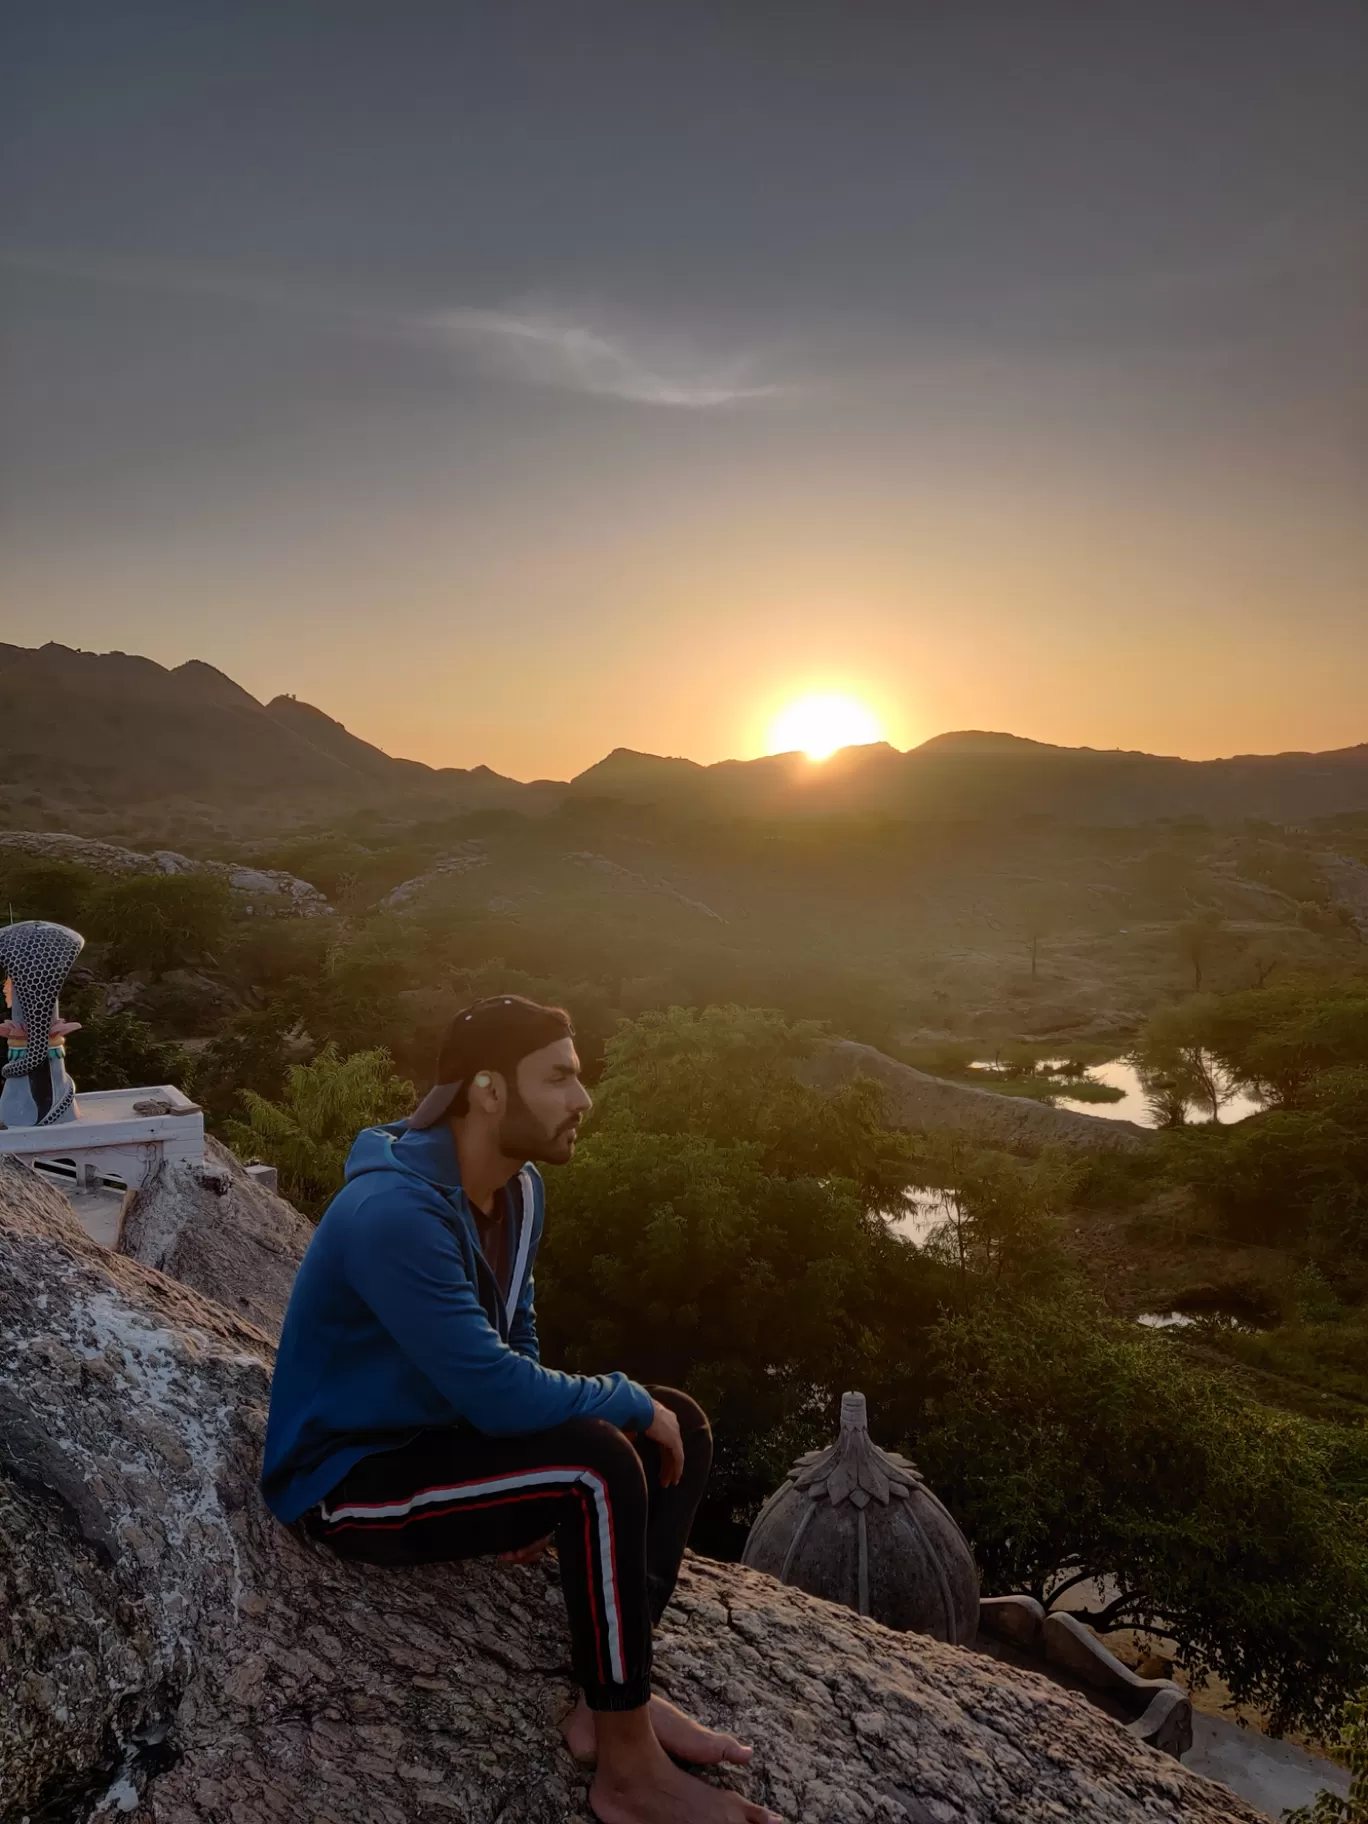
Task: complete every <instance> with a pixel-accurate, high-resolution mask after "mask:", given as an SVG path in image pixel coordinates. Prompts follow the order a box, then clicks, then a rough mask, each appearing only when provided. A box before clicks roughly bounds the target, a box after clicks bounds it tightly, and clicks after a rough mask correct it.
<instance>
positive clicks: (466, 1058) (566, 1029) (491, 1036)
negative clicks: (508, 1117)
mask: <svg viewBox="0 0 1368 1824" xmlns="http://www.w3.org/2000/svg"><path fill="white" fill-rule="evenodd" d="M574 1034H575V1029H574V1027H573V1026H572V1025H571V1023H570V1015H569V1014H568V1013H566V1011H565V1009H564V1008H563V1007H543V1006H542V1005H541V1004H540V1003H539V1002H537V1001H529V1000H528V999H527V998H526V996H525V995H521V994H494V995H490V996H489V997H488V998H487V999H485V1000H482V1001H476V1002H474V1004H473V1005H472V1006H469V1007H467V1008H465V1009H464V1011H463V1012H461V1013H458V1014H457V1015H456V1018H455V1019H454V1020H453V1021H452V1022H451V1024H450V1026H448V1027H447V1031H446V1037H445V1038H444V1039H443V1040H442V1049H441V1050H440V1051H439V1052H438V1054H437V1070H436V1073H435V1074H436V1078H437V1080H436V1082H435V1083H434V1084H433V1086H432V1088H431V1089H430V1090H429V1091H428V1093H427V1094H426V1095H425V1096H424V1097H423V1099H422V1101H421V1102H420V1103H419V1104H418V1106H417V1108H415V1109H414V1111H413V1113H412V1114H411V1115H410V1116H409V1118H408V1125H409V1127H410V1128H425V1127H436V1125H437V1123H438V1122H439V1121H443V1120H445V1119H446V1117H447V1115H449V1114H450V1112H451V1107H452V1104H453V1103H454V1102H455V1100H456V1098H457V1096H459V1094H460V1093H461V1090H462V1089H463V1088H464V1087H465V1085H466V1084H467V1083H469V1081H470V1079H471V1078H472V1077H473V1076H474V1075H475V1072H476V1071H477V1070H497V1071H499V1072H500V1074H501V1075H503V1076H505V1077H509V1078H511V1077H512V1075H513V1073H514V1071H515V1070H516V1069H517V1067H518V1065H519V1064H520V1063H521V1062H522V1060H523V1059H524V1058H525V1057H527V1056H528V1055H529V1054H530V1053H532V1052H534V1051H540V1050H541V1049H542V1047H543V1046H544V1045H554V1044H555V1043H556V1041H557V1040H558V1039H569V1038H573V1037H574Z"/></svg>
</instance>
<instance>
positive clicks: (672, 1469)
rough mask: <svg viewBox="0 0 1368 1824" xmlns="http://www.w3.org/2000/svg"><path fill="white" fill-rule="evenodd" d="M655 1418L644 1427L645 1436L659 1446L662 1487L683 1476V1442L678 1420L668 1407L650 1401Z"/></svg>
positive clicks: (667, 1486)
mask: <svg viewBox="0 0 1368 1824" xmlns="http://www.w3.org/2000/svg"><path fill="white" fill-rule="evenodd" d="M652 1404H653V1405H654V1407H655V1416H654V1417H653V1418H652V1420H651V1422H650V1424H649V1425H648V1426H647V1427H646V1436H647V1437H648V1438H654V1439H655V1441H656V1443H657V1444H658V1445H659V1446H660V1480H661V1482H662V1484H663V1485H664V1487H666V1488H669V1486H670V1485H671V1483H673V1482H678V1480H679V1478H680V1477H681V1476H682V1475H683V1474H684V1440H683V1438H681V1437H680V1435H679V1420H678V1419H677V1418H676V1417H675V1415H674V1414H673V1413H672V1412H671V1411H670V1408H669V1407H668V1406H662V1405H661V1403H660V1401H659V1400H654V1401H652Z"/></svg>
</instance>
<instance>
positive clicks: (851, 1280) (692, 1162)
mask: <svg viewBox="0 0 1368 1824" xmlns="http://www.w3.org/2000/svg"><path fill="white" fill-rule="evenodd" d="M813 1043H814V1035H813V1033H812V1032H811V1031H809V1030H806V1029H804V1028H802V1027H795V1026H793V1025H791V1024H790V1023H788V1022H786V1021H784V1020H782V1019H781V1018H780V1017H779V1016H778V1015H775V1014H772V1013H765V1012H759V1011H756V1010H753V1009H740V1008H709V1009H705V1010H703V1011H702V1012H699V1013H694V1012H690V1011H686V1010H683V1009H679V1008H673V1009H671V1010H670V1012H669V1013H668V1014H653V1015H644V1016H643V1017H642V1018H641V1019H639V1020H636V1021H633V1022H630V1023H628V1024H627V1025H625V1026H624V1027H623V1028H622V1029H621V1030H620V1031H619V1033H618V1034H617V1035H616V1037H615V1038H614V1039H613V1040H612V1041H611V1042H610V1044H609V1048H608V1051H609V1058H608V1067H607V1070H606V1072H605V1075H604V1078H603V1081H602V1083H601V1085H600V1091H601V1094H600V1101H599V1107H598V1109H597V1110H596V1111H595V1114H594V1115H593V1117H592V1118H591V1122H590V1125H589V1128H588V1131H587V1133H586V1137H585V1138H584V1139H583V1140H582V1141H581V1142H580V1145H579V1148H578V1150H577V1153H576V1156H575V1159H574V1161H573V1163H572V1164H571V1165H570V1166H568V1167H566V1168H564V1169H563V1170H561V1171H559V1172H557V1173H556V1174H555V1182H554V1185H553V1188H552V1219H551V1221H550V1222H549V1223H548V1227H547V1239H546V1243H545V1245H544V1249H543V1253H542V1256H541V1260H540V1263H539V1266H538V1312H539V1322H540V1328H541V1333H542V1338H543V1344H544V1347H545V1349H546V1352H547V1357H548V1360H560V1361H563V1362H564V1363H565V1364H566V1366H568V1367H571V1368H575V1369H579V1370H582V1371H588V1370H597V1369H602V1368H604V1367H606V1366H615V1367H622V1368H625V1369H626V1370H627V1371H628V1372H630V1373H632V1374H634V1375H636V1376H637V1377H638V1378H639V1379H644V1380H656V1381H663V1382H666V1383H668V1384H671V1385H675V1386H683V1387H685V1388H687V1389H688V1390H689V1391H690V1392H692V1393H694V1394H695V1395H696V1396H697V1397H698V1398H699V1399H701V1400H702V1401H703V1403H704V1404H705V1406H706V1407H707V1408H708V1410H709V1412H710V1414H711V1416H712V1419H713V1426H714V1433H715V1436H716V1440H717V1461H716V1467H715V1471H714V1479H713V1487H712V1491H711V1494H710V1499H709V1512H708V1515H707V1516H705V1521H704V1533H703V1537H705V1538H707V1539H709V1541H710V1542H711V1543H713V1544H715V1545H717V1546H720V1547H722V1548H724V1549H730V1550H732V1551H735V1550H736V1548H737V1547H738V1546H739V1544H740V1540H741V1537H743V1536H744V1526H745V1524H746V1523H747V1522H748V1520H749V1518H750V1516H751V1515H752V1514H753V1512H754V1510H755V1508H756V1506H757V1505H758V1503H759V1501H760V1500H761V1499H762V1498H763V1497H764V1496H765V1495H766V1494H768V1492H769V1491H770V1489H771V1488H772V1487H773V1486H774V1483H775V1482H776V1481H777V1480H778V1479H779V1477H780V1476H781V1475H782V1474H783V1473H784V1472H785V1471H786V1469H787V1467H788V1465H789V1463H790V1462H791V1461H792V1459H793V1457H794V1455H795V1454H796V1453H797V1452H798V1451H799V1450H801V1449H805V1448H808V1447H809V1446H811V1445H813V1444H816V1443H818V1442H820V1441H821V1440H822V1438H823V1437H824V1436H825V1435H826V1433H827V1432H828V1431H829V1429H830V1425H831V1422H832V1414H833V1412H834V1409H835V1406H836V1403H837V1401H838V1400H839V1396H840V1394H841V1392H842V1391H843V1390H844V1389H845V1388H846V1387H849V1386H864V1387H866V1388H868V1389H870V1390H875V1389H878V1388H880V1387H883V1386H888V1385H892V1384H894V1383H898V1382H899V1380H900V1377H903V1376H905V1358H906V1354H907V1337H908V1333H909V1331H912V1330H915V1329H917V1328H919V1327H920V1328H923V1329H924V1328H925V1327H926V1326H927V1325H929V1324H930V1323H931V1322H932V1321H933V1319H934V1315H935V1308H936V1303H937V1300H938V1297H939V1296H940V1293H941V1289H942V1286H943V1282H944V1279H945V1274H944V1272H943V1271H942V1270H941V1269H939V1268H938V1267H937V1266H936V1265H935V1264H933V1263H929V1262H927V1261H924V1260H922V1259H921V1258H920V1257H919V1256H918V1255H917V1253H916V1252H915V1250H913V1249H911V1248H909V1247H907V1246H906V1245H905V1244H904V1243H903V1242H902V1241H900V1240H899V1239H898V1238H897V1237H896V1236H895V1235H893V1234H892V1233H891V1232H890V1230H889V1227H888V1224H887V1222H886V1220H885V1218H884V1217H883V1216H882V1215H881V1214H880V1211H881V1210H882V1209H884V1208H890V1209H891V1208H894V1207H897V1204H898V1202H899V1200H900V1198H901V1194H902V1191H903V1190H904V1189H905V1187H906V1185H907V1183H908V1172H909V1165H910V1161H909V1158H908V1156H907V1152H906V1148H905V1144H904V1143H903V1142H902V1141H901V1139H900V1138H899V1137H898V1136H895V1135H890V1134H888V1133H886V1131H885V1130H884V1129H883V1127H882V1125H881V1120H880V1111H879V1101H878V1095H877V1092H876V1091H874V1090H873V1087H872V1086H870V1085H856V1086H850V1087H847V1088H845V1089H843V1090H841V1091H839V1092H836V1093H835V1094H831V1095H823V1094H822V1093H820V1092H819V1091H818V1090H816V1089H813V1088H811V1087H810V1086H808V1085H805V1084H804V1083H802V1082H800V1081H799V1080H798V1078H797V1076H796V1075H795V1074H794V1072H795V1064H796V1063H798V1062H800V1061H801V1060H803V1059H804V1058H805V1057H807V1056H808V1055H809V1054H810V1051H811V1048H812V1045H813Z"/></svg>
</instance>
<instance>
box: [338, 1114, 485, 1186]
mask: <svg viewBox="0 0 1368 1824" xmlns="http://www.w3.org/2000/svg"><path fill="white" fill-rule="evenodd" d="M393 1171H399V1172H411V1173H412V1174H413V1175H414V1176H415V1177H417V1178H424V1179H426V1180H427V1182H428V1183H429V1184H432V1185H436V1187H437V1188H438V1190H441V1191H459V1190H460V1188H461V1161H460V1159H459V1158H458V1157H457V1153H456V1142H455V1141H454V1140H453V1139H452V1137H451V1129H450V1128H449V1127H448V1126H447V1124H446V1122H445V1121H444V1122H442V1123H441V1125H440V1126H438V1127H427V1128H423V1129H421V1130H416V1129H410V1128H409V1126H408V1123H407V1122H405V1121H393V1122H391V1123H389V1125H388V1126H385V1127H363V1128H362V1129H361V1132H360V1133H359V1134H358V1135H357V1136H356V1139H355V1141H354V1142H353V1144H352V1149H351V1151H350V1153H348V1155H347V1165H346V1170H345V1172H344V1174H343V1178H344V1182H345V1183H347V1184H350V1183H351V1182H352V1180H353V1179H354V1178H360V1177H361V1176H362V1175H363V1174H364V1173H366V1172H393Z"/></svg>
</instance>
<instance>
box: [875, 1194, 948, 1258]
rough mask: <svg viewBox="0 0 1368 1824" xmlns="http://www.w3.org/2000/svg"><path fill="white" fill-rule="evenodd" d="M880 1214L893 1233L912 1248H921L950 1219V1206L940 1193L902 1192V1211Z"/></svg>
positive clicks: (883, 1211)
mask: <svg viewBox="0 0 1368 1824" xmlns="http://www.w3.org/2000/svg"><path fill="white" fill-rule="evenodd" d="M880 1215H882V1216H884V1217H886V1218H887V1220H888V1226H889V1228H890V1230H891V1231H892V1232H893V1234H895V1235H897V1236H900V1237H901V1238H902V1240H903V1241H910V1242H911V1243H912V1245H913V1247H917V1248H924V1247H925V1246H926V1244H927V1242H928V1241H929V1240H930V1239H931V1237H932V1235H934V1234H935V1232H936V1230H937V1229H938V1228H940V1226H941V1224H942V1223H944V1222H947V1221H948V1220H949V1217H950V1205H949V1203H948V1202H947V1200H946V1197H945V1193H944V1192H943V1191H929V1190H912V1191H904V1192H903V1199H902V1206H901V1208H900V1209H896V1210H881V1211H880Z"/></svg>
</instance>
